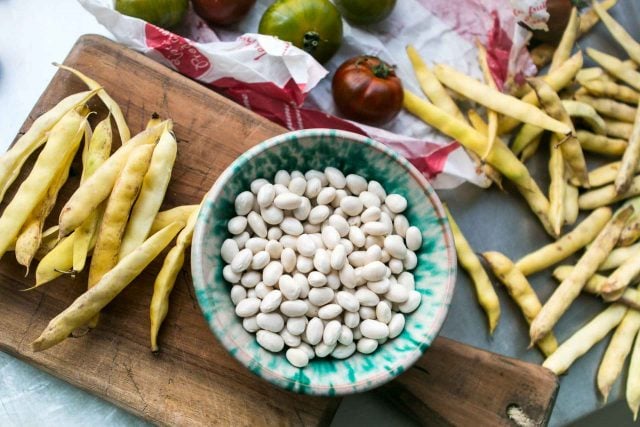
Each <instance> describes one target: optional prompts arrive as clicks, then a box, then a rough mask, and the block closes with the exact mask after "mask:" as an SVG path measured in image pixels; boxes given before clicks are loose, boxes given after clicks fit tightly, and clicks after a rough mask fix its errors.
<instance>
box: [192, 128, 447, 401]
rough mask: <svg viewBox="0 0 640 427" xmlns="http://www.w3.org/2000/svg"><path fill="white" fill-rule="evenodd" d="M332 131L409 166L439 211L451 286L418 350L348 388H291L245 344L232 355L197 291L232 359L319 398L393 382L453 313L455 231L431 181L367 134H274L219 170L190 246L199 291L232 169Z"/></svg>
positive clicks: (319, 131) (313, 131) (279, 383)
mask: <svg viewBox="0 0 640 427" xmlns="http://www.w3.org/2000/svg"><path fill="white" fill-rule="evenodd" d="M328 135H330V136H334V137H338V138H343V139H347V140H351V141H355V142H358V143H363V144H366V145H368V146H370V147H372V148H374V149H376V150H378V151H380V152H382V153H384V154H386V155H387V156H389V157H390V158H391V159H392V160H393V161H395V162H396V163H399V164H400V166H401V167H403V168H405V169H406V170H407V172H408V173H409V174H410V175H411V176H412V178H413V179H414V180H415V181H416V182H417V183H418V184H419V185H420V186H421V187H422V188H423V190H424V192H425V194H426V195H427V197H428V198H429V200H430V202H431V204H432V205H433V207H434V210H435V211H436V214H437V216H438V219H439V220H440V221H439V223H440V226H441V228H442V233H443V237H444V241H445V248H446V251H447V258H448V260H449V262H448V272H449V274H448V283H447V285H446V286H447V287H446V292H445V294H444V301H443V304H442V305H441V308H440V309H439V310H438V312H437V314H436V316H435V318H434V321H433V323H432V324H431V328H430V329H429V330H428V335H427V336H428V338H427V340H426V341H423V342H422V343H420V345H418V346H416V349H415V350H414V351H411V352H409V353H407V354H406V356H404V357H403V358H402V359H401V361H400V362H399V363H398V366H397V367H396V369H395V370H394V371H393V372H390V371H385V372H381V373H380V374H378V375H375V376H373V377H367V378H366V379H365V380H362V381H359V382H356V383H350V384H349V386H348V387H344V386H343V387H340V386H339V385H331V386H329V385H327V386H324V385H323V386H316V385H313V384H312V385H308V386H307V385H301V384H300V387H293V388H290V387H287V386H286V384H291V383H294V384H299V383H298V382H297V381H295V380H294V379H292V378H289V377H285V376H283V375H281V374H280V373H279V372H277V371H273V370H272V369H270V368H268V367H267V366H264V365H262V364H259V365H260V368H261V369H260V370H259V371H258V372H256V370H255V369H252V367H251V366H250V363H252V362H253V363H256V361H255V359H254V358H253V356H252V355H251V354H249V353H246V352H244V351H242V350H243V349H242V347H237V350H239V351H236V352H235V353H233V352H232V351H231V349H230V348H229V346H228V345H227V340H226V339H225V337H224V336H221V335H219V334H218V332H217V329H216V328H214V327H213V325H212V324H211V323H210V322H209V321H208V320H207V317H206V315H205V313H204V309H203V301H201V300H200V296H199V293H198V292H195V294H196V299H197V300H198V306H199V307H200V310H201V311H202V313H203V316H204V317H205V320H207V325H208V326H209V329H210V330H211V331H212V332H213V334H214V336H215V337H216V338H217V340H218V342H220V343H221V344H222V346H223V347H224V348H225V350H226V351H227V352H229V354H231V355H232V357H233V358H234V359H236V360H238V361H239V362H240V363H241V364H242V365H244V366H245V367H246V368H248V369H249V371H251V372H253V373H254V374H255V375H257V376H258V377H261V378H263V379H265V380H267V381H268V382H270V383H271V384H274V385H276V386H278V387H281V388H285V389H287V390H290V391H294V392H298V393H302V394H308V395H317V396H337V395H347V394H353V393H358V392H364V391H367V390H370V389H373V388H376V387H379V386H381V385H383V384H385V383H387V382H389V381H391V380H392V379H393V378H395V377H396V376H397V375H399V374H400V373H402V372H404V371H405V370H407V369H409V368H410V367H411V366H412V365H413V364H414V363H415V362H416V361H418V359H419V358H420V357H422V355H423V354H424V352H425V350H426V349H427V348H428V347H429V346H430V345H431V343H432V342H433V339H435V337H436V336H437V334H438V333H439V331H440V329H441V328H442V325H443V323H444V321H445V319H446V316H447V313H448V311H449V306H450V304H451V300H452V298H453V291H454V288H455V282H456V275H457V259H456V251H455V245H454V240H453V235H452V234H451V229H450V227H449V222H448V219H447V215H446V213H445V211H444V208H443V206H442V203H441V202H440V199H439V198H438V196H437V194H436V192H435V190H434V189H433V187H432V186H431V184H430V183H429V181H428V180H427V179H426V178H425V177H424V176H423V175H422V173H420V172H419V171H418V170H417V169H416V168H415V167H414V166H413V165H412V164H411V163H409V161H407V160H406V159H405V158H404V157H402V156H401V155H400V154H398V153H396V152H395V151H393V150H392V149H390V148H388V147H386V146H385V145H383V144H382V143H380V142H378V141H375V140H373V139H370V138H367V137H365V136H362V135H359V134H356V133H353V132H348V131H342V130H335V129H323V128H318V129H304V130H298V131H292V132H286V133H283V134H280V135H277V136H274V137H272V138H269V139H267V140H265V141H263V142H261V143H259V144H257V145H255V146H253V147H252V148H250V149H249V150H247V151H246V152H245V153H244V154H243V155H241V156H239V157H238V158H237V159H235V160H234V161H233V162H232V163H231V164H230V165H229V166H228V167H227V168H226V169H225V170H224V171H223V172H222V173H221V174H220V176H219V177H218V178H217V180H216V182H215V183H214V184H213V186H212V187H211V189H210V190H209V191H208V192H207V194H206V195H205V196H204V200H203V203H202V209H201V212H200V214H199V215H198V220H197V222H196V227H195V230H194V235H193V239H192V246H191V276H192V281H193V286H194V288H195V289H196V290H197V289H204V288H205V287H206V276H205V274H204V271H203V266H204V263H203V259H202V255H203V251H201V250H199V248H200V247H201V246H202V244H203V241H204V229H205V225H206V220H205V217H206V210H207V206H208V205H207V203H206V202H207V201H213V199H215V198H216V197H217V195H218V194H219V193H220V192H221V191H222V189H223V188H224V186H225V184H226V182H227V181H229V180H230V179H231V178H232V177H233V171H234V170H236V168H237V167H238V166H241V165H242V164H244V163H246V162H248V161H249V160H250V159H251V158H252V157H254V156H256V155H258V154H260V153H261V152H263V151H265V150H267V149H269V148H272V147H274V146H276V145H280V144H284V143H287V142H288V141H289V140H291V139H292V138H294V137H295V138H298V139H300V138H307V137H319V136H328ZM242 355H244V357H241V356H242ZM258 363H259V362H258ZM398 368H399V369H398Z"/></svg>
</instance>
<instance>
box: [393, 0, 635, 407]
mask: <svg viewBox="0 0 640 427" xmlns="http://www.w3.org/2000/svg"><path fill="white" fill-rule="evenodd" d="M616 1H617V0H604V1H603V2H602V3H597V2H595V1H594V2H593V3H592V8H591V9H590V10H589V11H587V12H585V13H582V14H579V13H578V11H577V9H576V8H574V9H573V11H572V14H571V16H570V19H569V22H568V24H567V27H566V29H565V32H564V35H563V37H562V39H561V41H560V42H559V44H558V45H557V46H555V47H550V46H547V45H542V46H540V47H538V48H536V49H534V50H533V51H532V55H533V57H534V59H535V60H536V61H538V63H540V64H543V63H546V62H548V61H550V67H549V71H548V73H547V74H546V75H543V76H539V77H535V78H530V79H528V80H527V85H526V86H525V87H523V88H520V89H519V90H514V91H511V93H514V94H516V93H517V94H518V95H517V96H516V95H509V94H506V93H502V92H500V91H499V90H497V88H496V84H495V82H494V81H493V78H492V75H491V73H490V72H489V67H488V64H487V58H486V52H485V49H484V47H482V46H478V50H479V65H480V69H481V71H482V72H483V73H482V74H483V76H484V80H485V81H484V82H480V81H478V80H476V79H474V78H472V77H469V76H466V75H464V74H463V73H460V72H458V71H456V70H454V69H452V68H451V67H449V66H446V65H441V64H436V65H435V66H434V67H433V68H429V67H428V66H427V65H426V64H425V63H424V61H423V60H422V58H420V56H419V55H418V53H417V52H416V51H415V50H414V49H413V48H411V47H408V48H407V53H408V55H409V59H410V60H411V63H412V65H413V67H414V71H415V74H416V77H417V78H418V82H419V83H420V87H421V89H422V91H423V92H424V95H426V97H427V98H428V99H424V98H422V97H420V96H418V95H416V94H413V93H411V92H409V91H405V99H404V105H405V108H406V109H407V110H408V111H409V112H410V113H412V114H414V115H416V116H417V117H419V118H421V119H422V120H423V121H424V122H425V123H427V124H428V125H430V126H432V127H433V128H435V129H437V130H439V131H440V132H442V133H443V134H445V135H448V136H450V137H452V138H454V139H456V140H457V141H458V142H460V144H461V145H463V146H464V148H465V149H466V150H468V152H469V154H470V156H471V158H472V159H474V160H475V161H476V162H477V164H478V168H479V170H482V171H483V172H484V173H485V174H486V175H487V177H488V178H490V179H491V180H492V181H493V182H494V183H496V184H497V185H499V186H500V187H502V177H505V178H506V179H507V180H509V181H511V182H512V184H513V185H514V186H515V188H516V189H517V190H518V192H519V193H520V194H521V195H522V196H523V197H524V199H525V200H526V202H527V203H528V205H529V206H530V208H531V210H532V211H533V213H534V214H535V215H536V216H537V217H538V219H539V220H540V222H541V224H542V226H543V228H544V229H545V231H546V232H547V233H548V234H549V235H551V236H552V237H553V238H554V239H556V240H555V241H554V242H552V243H550V244H549V245H547V246H545V247H543V248H541V249H539V250H537V251H534V252H533V253H531V254H529V255H526V256H525V257H523V258H521V259H520V260H518V261H517V262H512V261H511V260H510V259H509V258H508V257H507V256H505V255H503V254H501V253H499V252H495V251H489V252H485V253H483V254H482V257H483V259H484V261H485V263H486V265H487V266H488V267H489V268H490V269H491V270H492V272H493V275H494V276H495V277H496V278H497V279H498V281H500V282H501V283H503V284H504V285H505V287H506V289H507V291H508V293H509V295H510V296H511V297H512V299H513V300H514V301H515V302H516V304H517V305H518V306H519V308H520V309H521V311H522V313H523V315H524V318H525V319H526V321H527V323H528V324H529V335H530V338H531V344H536V345H537V346H538V348H539V349H540V350H541V352H542V353H543V354H544V356H545V357H546V360H545V361H544V363H543V365H544V366H545V367H547V368H549V369H551V370H552V371H553V372H555V373H556V374H562V373H564V372H565V371H566V370H567V369H568V368H569V367H570V366H571V364H572V363H573V362H574V361H575V360H576V359H577V358H579V357H580V356H582V355H583V354H585V353H586V352H587V351H588V350H589V349H590V348H592V347H593V345H595V344H596V343H597V342H598V341H600V340H602V339H603V338H604V337H605V336H606V335H608V334H609V332H611V331H613V330H614V329H615V332H614V334H613V337H612V339H611V341H610V343H609V345H608V348H607V351H606V353H605V355H604V357H603V360H602V363H601V365H600V368H599V371H598V374H597V385H598V389H599V390H600V392H601V394H602V396H603V397H604V399H605V400H606V398H607V396H608V394H609V392H610V390H611V387H612V386H613V384H614V382H615V381H616V379H617V378H618V377H619V375H620V373H621V372H622V368H623V366H624V362H625V359H626V358H627V356H628V355H629V354H631V364H630V368H629V375H628V380H627V384H626V393H627V396H626V397H627V402H628V404H629V407H630V408H631V410H632V412H633V414H634V417H635V416H636V415H637V412H638V408H639V407H640V337H638V333H639V331H640V292H638V291H637V289H636V288H635V286H633V287H632V286H631V285H635V284H636V283H637V282H638V279H639V277H640V243H636V242H637V241H638V240H639V239H640V197H636V196H638V195H640V175H635V174H636V173H637V172H638V171H640V108H639V107H638V103H639V101H640V72H638V71H637V68H638V66H639V65H640V43H638V42H637V41H636V40H635V39H634V38H633V37H632V36H631V35H630V34H629V33H628V32H627V31H626V30H625V29H624V28H623V27H622V26H621V25H620V24H619V23H618V22H616V21H615V20H614V19H613V18H612V17H611V16H610V15H609V14H608V12H607V9H609V8H611V7H613V6H614V5H615V4H616ZM598 21H602V23H603V24H604V25H605V26H606V28H607V30H608V31H609V33H610V34H611V35H612V36H613V39H614V40H615V41H616V42H618V43H619V44H620V45H621V46H622V48H623V49H624V50H625V51H626V52H627V54H628V55H629V58H630V59H628V60H621V59H618V58H616V57H614V56H612V55H609V54H607V53H604V52H600V51H598V50H595V49H591V48H589V49H586V53H587V55H588V56H589V57H590V58H591V59H592V60H593V61H594V62H595V63H596V64H597V65H598V66H597V67H591V68H583V56H582V52H581V51H580V50H579V49H578V51H577V53H575V54H573V55H572V54H571V53H572V50H573V48H574V46H575V42H576V39H577V38H578V37H579V36H580V35H582V34H584V33H585V32H587V31H588V30H589V29H590V28H591V27H593V26H594V25H595V24H596V23H597V22H598ZM507 83H508V82H507ZM446 88H448V89H450V90H452V91H453V92H456V93H457V94H458V95H461V96H462V97H464V98H465V99H467V100H469V101H472V102H474V103H476V104H478V105H480V106H481V107H483V108H484V109H485V111H486V118H487V122H488V123H485V120H484V119H483V118H482V117H481V116H480V114H478V112H476V111H475V110H469V111H468V112H467V116H465V115H464V114H463V113H462V112H461V111H460V109H459V108H458V106H457V104H456V103H455V102H454V100H453V98H452V97H451V96H450V94H449V93H448V91H447V89H446ZM520 124H522V126H520V128H519V129H517V127H518V126H519V125H520ZM576 127H581V128H580V129H578V130H576ZM514 130H517V132H514V134H513V138H512V140H513V142H512V144H511V146H508V144H507V142H505V140H503V139H501V138H502V137H503V135H505V134H507V133H509V132H511V131H514ZM545 132H547V133H548V134H549V138H548V145H547V146H548V153H549V156H548V159H549V163H548V165H549V177H550V184H549V189H548V193H547V195H545V194H544V193H543V191H542V190H541V189H540V187H539V186H538V184H537V183H536V182H535V180H534V179H533V178H532V176H531V175H530V173H529V171H528V170H527V167H526V166H525V162H526V161H527V159H529V158H530V157H531V156H532V155H533V154H534V153H535V152H536V151H537V150H538V148H539V146H540V145H541V140H542V137H543V136H544V135H545ZM587 152H589V153H594V154H596V155H600V156H622V159H621V160H620V161H617V162H614V163H609V164H605V165H604V166H601V167H598V168H596V169H593V170H588V167H587V162H586V159H585V153H587ZM596 187H597V188H596ZM581 189H583V190H584V191H583V192H582V193H580V190H581ZM627 199H629V200H628V201H627V202H625V203H624V204H623V205H622V206H620V207H618V208H617V209H612V207H610V206H609V205H611V204H614V203H616V202H619V201H622V200H627ZM579 210H593V212H592V213H591V214H590V215H589V216H587V217H586V218H585V219H584V220H583V221H582V222H580V223H579V224H577V225H575V227H574V228H573V230H571V231H569V232H568V233H566V234H564V235H563V227H565V226H571V225H574V224H575V223H576V221H577V219H578V213H579ZM449 220H450V224H451V226H452V230H453V234H454V238H455V244H456V249H457V251H458V260H459V262H460V265H461V266H462V267H463V268H465V269H466V270H467V271H468V273H469V275H470V276H471V279H472V281H473V282H474V285H475V288H476V294H477V297H478V301H479V303H480V305H481V306H482V308H483V309H484V310H485V312H486V314H487V318H488V323H489V331H490V333H493V331H494V329H495V328H496V327H497V325H498V323H499V319H500V302H499V299H498V296H497V294H496V292H495V290H494V288H493V285H492V283H491V280H490V278H489V275H488V274H487V272H486V271H485V269H484V267H483V264H482V263H481V261H480V259H478V257H477V256H476V255H475V253H474V251H473V249H472V248H471V246H470V245H469V243H468V242H467V241H466V239H465V238H464V236H463V234H462V231H461V230H460V228H459V227H458V226H457V225H456V224H455V222H454V220H453V218H452V217H451V214H449ZM582 249H584V252H583V253H582V254H581V256H580V258H579V260H578V261H577V263H576V264H575V266H570V265H564V266H559V267H557V268H556V269H555V271H553V276H554V277H555V278H556V279H557V280H558V281H560V285H559V286H558V288H557V289H556V291H555V292H554V293H553V294H552V295H551V297H550V298H549V299H548V300H547V301H544V303H543V302H541V301H540V300H539V298H538V296H537V294H536V292H535V290H534V289H533V288H532V287H531V285H530V284H529V282H528V280H527V276H528V275H530V274H533V273H536V272H538V271H541V270H545V269H547V268H549V267H551V266H553V265H555V264H557V263H558V262H561V261H562V260H564V259H566V258H567V257H569V256H571V255H573V254H575V253H578V252H579V251H580V250H582ZM606 270H613V271H612V272H611V273H610V274H609V276H608V277H605V276H602V275H600V274H598V272H601V271H606ZM582 291H584V292H588V293H591V294H595V295H599V296H601V297H602V299H603V300H604V301H605V302H609V303H612V304H610V305H609V306H608V307H606V308H605V309H604V310H603V311H602V313H601V314H599V315H598V316H596V317H595V318H594V319H593V320H591V321H590V322H589V323H587V324H586V325H584V326H582V327H581V328H579V330H577V332H575V334H574V335H573V336H572V337H570V338H569V339H567V340H566V341H565V342H563V343H561V344H558V342H557V340H556V338H555V336H554V334H553V327H554V326H555V325H556V323H557V322H558V321H559V319H560V318H561V317H562V316H563V315H564V313H565V312H566V311H567V310H568V309H569V307H570V306H571V305H572V304H573V302H574V301H575V299H576V298H577V297H578V295H579V294H580V292H582ZM637 337H638V338H637ZM634 340H635V347H634ZM632 347H633V351H632Z"/></svg>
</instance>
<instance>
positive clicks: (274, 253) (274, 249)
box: [264, 229, 283, 259]
mask: <svg viewBox="0 0 640 427" xmlns="http://www.w3.org/2000/svg"><path fill="white" fill-rule="evenodd" d="M278 230H279V229H278ZM264 249H265V251H267V253H268V254H269V257H271V259H280V255H282V250H283V246H282V243H280V242H278V241H277V240H269V241H268V242H267V246H265V248H264Z"/></svg>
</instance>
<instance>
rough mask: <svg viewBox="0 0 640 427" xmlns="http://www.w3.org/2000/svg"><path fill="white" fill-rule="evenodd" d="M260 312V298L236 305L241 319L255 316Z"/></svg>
mask: <svg viewBox="0 0 640 427" xmlns="http://www.w3.org/2000/svg"><path fill="white" fill-rule="evenodd" d="M258 310H260V300H259V299H258V298H247V299H243V300H242V301H240V302H239V303H238V305H236V315H238V316H239V317H251V316H254V315H255V314H256V313H257V312H258Z"/></svg>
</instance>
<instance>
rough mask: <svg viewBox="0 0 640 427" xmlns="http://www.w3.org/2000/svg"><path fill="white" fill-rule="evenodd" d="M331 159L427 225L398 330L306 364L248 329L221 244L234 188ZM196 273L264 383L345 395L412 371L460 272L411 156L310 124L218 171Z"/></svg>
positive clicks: (211, 319)
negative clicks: (367, 348)
mask: <svg viewBox="0 0 640 427" xmlns="http://www.w3.org/2000/svg"><path fill="white" fill-rule="evenodd" d="M326 166H334V167H337V168H338V169H340V170H342V171H343V172H344V173H345V175H346V174H348V173H356V174H359V175H361V176H363V177H365V178H366V179H368V180H371V179H375V180H377V181H379V182H380V183H381V184H382V185H383V186H384V188H385V189H386V190H387V192H388V193H398V194H402V195H403V196H404V197H406V198H407V200H408V210H407V212H405V215H406V216H407V218H408V219H409V222H410V223H411V224H412V225H416V226H418V228H419V229H420V230H421V231H422V238H423V244H422V248H421V249H420V250H419V251H418V253H417V257H418V266H417V268H416V269H415V270H414V271H413V274H414V275H415V282H416V289H417V290H418V291H419V292H420V293H421V294H422V302H421V304H420V307H419V308H418V309H417V310H416V311H415V312H413V313H411V314H409V315H407V316H406V326H405V329H404V331H403V332H402V334H401V335H400V336H398V337H397V338H395V339H393V340H389V341H387V342H386V343H384V344H383V345H381V346H379V347H378V349H377V350H376V351H375V352H374V353H372V354H370V355H362V354H360V353H357V352H356V353H354V355H353V356H351V357H349V358H348V359H345V360H337V359H333V358H324V359H320V358H314V359H313V360H311V361H310V363H309V365H308V366H306V367H305V368H302V369H299V368H295V367H294V366H292V365H290V364H289V362H288V361H287V360H286V358H285V356H284V351H283V352H280V353H279V354H274V353H270V352H268V351H266V350H264V349H262V348H261V347H260V346H259V345H258V343H257V342H256V339H255V335H254V334H250V333H248V332H247V331H245V330H244V329H243V328H242V321H241V319H240V318H238V317H237V316H236V315H235V312H234V305H233V303H232V302H231V298H230V296H229V290H230V287H231V285H230V284H229V283H227V282H225V280H224V279H223V277H222V268H223V267H224V262H223V260H222V259H221V257H220V247H221V245H222V242H223V241H224V239H226V238H227V237H229V235H228V231H227V222H228V220H229V219H230V218H231V217H233V216H234V215H235V213H234V200H235V197H236V195H237V194H239V193H240V192H242V191H245V190H248V189H249V185H250V183H251V181H253V180H254V179H256V178H266V179H269V180H271V181H272V180H273V177H274V175H275V173H276V171H278V170H279V169H284V170H288V171H292V170H300V171H303V172H304V171H307V170H309V169H320V170H322V169H324V168H325V167H326ZM191 253H192V255H191V271H192V274H193V283H194V287H195V291H196V296H197V299H198V303H199V304H200V308H201V309H202V312H203V313H204V316H205V318H206V320H207V322H208V324H209V327H210V328H211V331H213V333H214V334H215V336H216V337H217V339H218V341H220V343H222V345H223V346H224V347H225V348H226V349H227V350H228V351H229V353H231V355H232V356H233V357H235V358H236V359H237V360H238V361H240V363H242V364H243V365H245V366H246V367H247V368H249V369H250V370H251V371H252V372H253V373H254V374H256V375H258V376H259V377H262V378H264V379H265V380H267V381H269V382H271V383H273V384H275V385H277V386H279V387H282V388H284V389H287V390H291V391H294V392H298V393H305V394H312V395H325V396H334V395H344V394H349V393H356V392H362V391H365V390H369V389H371V388H374V387H377V386H379V385H381V384H384V383H385V382H387V381H390V380H391V379H393V378H394V377H396V376H397V375H399V374H400V373H402V372H403V371H405V370H406V369H408V368H409V367H410V366H411V365H412V364H413V363H414V362H415V361H416V360H418V358H420V356H421V355H422V353H423V352H424V351H425V350H426V349H427V348H428V347H429V345H430V344H431V342H432V341H433V339H434V338H435V336H436V335H437V333H438V331H439V330H440V327H441V326H442V323H443V321H444V319H445V316H446V314H447V310H448V307H449V303H450V301H451V297H452V294H453V288H454V283H455V277H456V256H455V250H454V246H453V238H452V236H451V234H450V231H449V228H448V223H447V220H446V216H445V214H444V212H443V209H442V206H441V204H440V201H439V200H438V197H437V195H436V194H435V192H434V190H433V188H432V187H431V185H430V184H429V183H428V182H427V180H426V179H425V178H424V177H423V176H422V174H421V173H420V172H418V171H417V170H416V169H415V168H414V167H413V166H412V165H411V164H409V162H407V161H406V160H405V159H404V158H403V157H401V156H400V155H399V154H397V153H395V152H394V151H392V150H390V149H388V148H387V147H385V146H384V145H382V144H380V143H378V142H376V141H373V140H371V139H368V138H365V137H363V136H360V135H357V134H354V133H350V132H342V131H336V130H328V129H312V130H304V131H297V132H291V133H286V134H283V135H280V136H277V137H274V138H271V139H269V140H266V141H264V142H262V143H261V144H258V145H257V146H255V147H253V148H252V149H250V150H249V151H247V152H245V153H244V154H242V155H241V156H240V157H238V159H236V161H234V162H233V163H232V164H231V165H230V166H229V167H228V168H227V169H226V170H225V171H224V172H223V173H222V174H221V175H220V177H219V178H218V180H217V181H216V183H215V184H214V185H213V187H212V188H211V190H210V191H209V193H208V194H207V196H206V198H205V201H204V204H203V207H202V209H201V212H200V215H199V218H198V222H197V225H196V229H195V234H194V238H193V244H192V250H191Z"/></svg>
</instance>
